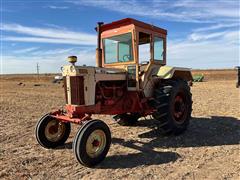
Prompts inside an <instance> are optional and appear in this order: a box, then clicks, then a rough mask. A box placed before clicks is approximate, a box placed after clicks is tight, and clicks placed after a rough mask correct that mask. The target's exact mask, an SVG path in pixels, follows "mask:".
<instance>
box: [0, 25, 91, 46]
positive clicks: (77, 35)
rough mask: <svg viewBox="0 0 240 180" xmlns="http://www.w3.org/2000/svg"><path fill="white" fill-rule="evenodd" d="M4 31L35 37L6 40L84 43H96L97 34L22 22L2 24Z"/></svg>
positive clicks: (5, 38) (4, 38)
mask: <svg viewBox="0 0 240 180" xmlns="http://www.w3.org/2000/svg"><path fill="white" fill-rule="evenodd" d="M0 29H1V30H2V31H6V32H15V33H18V34H24V35H29V36H33V37H22V36H6V37H3V40H5V41H17V42H41V43H44V42H45V43H63V44H83V45H95V44H96V36H95V35H93V34H89V33H84V32H74V31H69V30H66V29H63V30H61V29H59V28H57V29H56V28H55V29H54V28H38V27H28V26H23V25H20V24H2V25H1V28H0Z"/></svg>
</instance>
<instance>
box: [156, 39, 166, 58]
mask: <svg viewBox="0 0 240 180" xmlns="http://www.w3.org/2000/svg"><path fill="white" fill-rule="evenodd" d="M163 56H164V47H163V38H159V37H154V60H159V61H163Z"/></svg>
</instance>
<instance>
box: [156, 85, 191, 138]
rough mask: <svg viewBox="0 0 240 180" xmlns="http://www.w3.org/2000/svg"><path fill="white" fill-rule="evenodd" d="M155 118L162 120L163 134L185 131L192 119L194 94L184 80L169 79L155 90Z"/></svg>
mask: <svg viewBox="0 0 240 180" xmlns="http://www.w3.org/2000/svg"><path fill="white" fill-rule="evenodd" d="M153 106H154V108H155V110H156V111H155V112H154V113H153V114H152V116H153V118H154V119H156V120H158V121H159V122H160V125H159V129H160V132H161V133H162V134H174V135H178V134H181V133H183V132H184V131H185V130H186V129H187V127H188V125H189V121H190V119H191V112H192V94H191V92H190V87H189V86H188V83H187V82H186V81H184V80H168V81H166V82H164V83H161V84H160V85H159V86H158V87H157V88H156V89H155V91H154V103H153Z"/></svg>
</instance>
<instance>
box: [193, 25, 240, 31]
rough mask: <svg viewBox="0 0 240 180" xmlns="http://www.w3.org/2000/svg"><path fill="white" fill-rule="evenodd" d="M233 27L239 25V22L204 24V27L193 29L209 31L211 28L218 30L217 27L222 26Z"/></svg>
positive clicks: (221, 27)
mask: <svg viewBox="0 0 240 180" xmlns="http://www.w3.org/2000/svg"><path fill="white" fill-rule="evenodd" d="M234 27H239V23H231V24H214V25H212V26H206V27H202V28H197V29H194V31H195V32H202V31H211V30H218V29H223V28H234Z"/></svg>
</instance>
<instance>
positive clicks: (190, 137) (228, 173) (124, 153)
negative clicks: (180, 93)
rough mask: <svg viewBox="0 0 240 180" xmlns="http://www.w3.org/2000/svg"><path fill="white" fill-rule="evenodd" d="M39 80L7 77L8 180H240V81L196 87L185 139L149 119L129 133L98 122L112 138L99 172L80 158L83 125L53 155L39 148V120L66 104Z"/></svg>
mask: <svg viewBox="0 0 240 180" xmlns="http://www.w3.org/2000/svg"><path fill="white" fill-rule="evenodd" d="M43 79H44V78H43ZM35 81H36V79H30V78H26V77H25V76H18V77H16V76H15V77H13V76H12V77H10V76H5V77H1V79H0V85H1V86H0V88H1V89H0V96H1V97H0V179H63V178H66V179H138V180H139V179H171V180H172V179H239V177H240V166H239V165H240V145H239V142H240V108H239V107H240V106H239V105H240V101H239V100H240V96H239V95H240V94H239V92H240V91H239V89H237V88H235V82H236V81H235V80H233V78H232V79H229V80H209V81H205V82H202V83H195V84H194V85H193V87H192V93H193V102H194V103H193V113H192V120H191V123H190V126H189V128H188V130H187V131H186V132H185V133H184V134H182V135H180V136H176V137H175V136H170V137H164V136H160V135H159V133H158V129H157V128H156V127H157V122H156V121H154V120H149V119H148V118H147V119H144V118H142V119H141V120H140V121H139V122H138V124H137V125H136V126H134V127H121V126H119V125H118V124H116V123H114V122H113V121H112V120H111V117H110V116H95V118H99V119H102V120H104V121H105V122H107V124H108V125H109V127H110V129H111V132H112V145H111V148H110V151H109V153H108V155H107V157H106V159H105V160H104V161H103V162H102V163H101V164H99V165H98V166H96V167H95V168H86V167H83V166H81V165H80V164H79V163H78V162H77V160H76V159H75V158H74V155H73V152H72V147H71V146H72V141H73V138H74V135H75V134H76V132H77V130H78V128H79V127H78V126H77V125H73V126H72V132H71V135H70V138H69V139H68V141H67V142H66V144H65V145H64V146H62V147H59V148H57V149H54V150H48V149H44V148H42V147H41V146H40V145H38V143H37V141H36V139H35V135H34V130H35V124H36V122H37V120H38V119H39V118H40V117H41V116H42V115H43V114H45V113H47V112H49V111H51V110H52V109H53V108H55V107H60V106H63V105H64V103H65V102H64V93H63V89H62V85H61V84H52V83H51V82H50V80H49V81H47V80H46V79H44V80H42V81H40V84H41V86H34V84H35V83H36V82H35ZM19 82H22V83H23V84H22V85H18V83H19Z"/></svg>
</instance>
